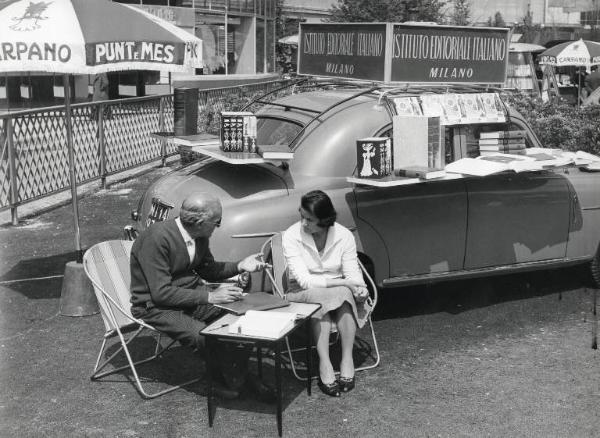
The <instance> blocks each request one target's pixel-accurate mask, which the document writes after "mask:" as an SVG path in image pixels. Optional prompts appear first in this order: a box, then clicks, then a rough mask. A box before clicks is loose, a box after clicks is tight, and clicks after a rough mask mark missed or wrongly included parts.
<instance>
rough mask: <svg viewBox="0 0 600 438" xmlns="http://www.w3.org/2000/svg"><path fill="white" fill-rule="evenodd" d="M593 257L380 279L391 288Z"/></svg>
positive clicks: (585, 259)
mask: <svg viewBox="0 0 600 438" xmlns="http://www.w3.org/2000/svg"><path fill="white" fill-rule="evenodd" d="M592 259H593V257H592V256H590V257H576V258H572V259H552V260H544V261H541V262H529V263H519V264H516V265H508V266H493V267H490V268H482V269H472V270H469V271H456V272H440V273H434V274H422V275H411V276H406V277H392V278H386V279H384V280H383V281H382V284H381V286H382V287H384V288H392V287H399V286H411V285H415V284H424V283H429V284H431V283H438V282H442V281H452V280H459V279H469V278H475V277H482V276H489V275H506V274H515V273H519V272H527V271H536V270H544V269H550V268H553V267H561V268H563V267H567V266H575V265H579V264H582V263H586V262H590V261H591V260H592Z"/></svg>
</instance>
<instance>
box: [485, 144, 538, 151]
mask: <svg viewBox="0 0 600 438" xmlns="http://www.w3.org/2000/svg"><path fill="white" fill-rule="evenodd" d="M525 149H526V147H525V144H524V143H522V144H499V145H480V146H479V151H480V152H481V151H494V152H504V153H509V151H511V152H512V151H525ZM523 153H525V152H523Z"/></svg>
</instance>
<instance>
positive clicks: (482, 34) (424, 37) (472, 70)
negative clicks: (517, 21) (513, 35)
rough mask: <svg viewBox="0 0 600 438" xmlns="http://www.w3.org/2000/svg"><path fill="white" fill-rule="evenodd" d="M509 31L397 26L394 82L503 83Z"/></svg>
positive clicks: (392, 51) (395, 27)
mask: <svg viewBox="0 0 600 438" xmlns="http://www.w3.org/2000/svg"><path fill="white" fill-rule="evenodd" d="M509 33H510V32H509V29H501V28H478V27H450V26H431V27H429V26H419V25H405V24H394V29H393V34H392V50H391V54H390V55H391V58H392V70H391V76H390V80H391V81H392V82H433V83H446V84H448V83H483V84H494V83H496V84H501V83H504V81H505V80H506V66H507V63H508V43H509Z"/></svg>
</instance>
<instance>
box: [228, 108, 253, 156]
mask: <svg viewBox="0 0 600 438" xmlns="http://www.w3.org/2000/svg"><path fill="white" fill-rule="evenodd" d="M256 135H257V128H256V116H255V115H254V114H252V113H251V112H249V111H221V135H220V138H221V149H222V150H223V151H225V152H256Z"/></svg>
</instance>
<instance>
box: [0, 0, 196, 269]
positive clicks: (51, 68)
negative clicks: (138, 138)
mask: <svg viewBox="0 0 600 438" xmlns="http://www.w3.org/2000/svg"><path fill="white" fill-rule="evenodd" d="M0 32H1V34H2V37H1V38H0V41H1V44H0V72H6V73H20V72H49V73H63V74H64V75H65V78H64V79H65V80H64V81H63V83H64V90H65V125H66V130H67V135H66V136H67V149H68V156H69V177H70V185H71V195H72V200H73V202H72V203H73V213H74V216H75V218H74V221H75V249H76V251H77V258H78V261H79V262H80V261H81V259H82V255H83V253H82V250H81V242H80V235H79V212H78V207H77V181H76V174H75V160H74V150H73V137H72V122H71V106H70V88H69V80H68V75H69V74H99V73H106V72H110V71H121V70H158V71H166V72H189V71H190V70H191V69H193V68H196V67H201V66H202V41H201V40H200V39H198V38H196V37H195V36H193V35H191V34H189V33H188V32H186V31H184V30H182V29H180V28H178V27H177V26H175V25H173V24H171V23H169V22H167V21H165V20H162V19H159V18H157V17H155V16H153V15H151V14H149V13H147V12H145V11H143V10H142V9H139V8H136V7H135V6H133V5H126V4H120V3H113V2H111V1H108V0H51V1H44V0H40V1H38V2H34V1H30V0H4V1H2V2H0Z"/></svg>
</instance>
